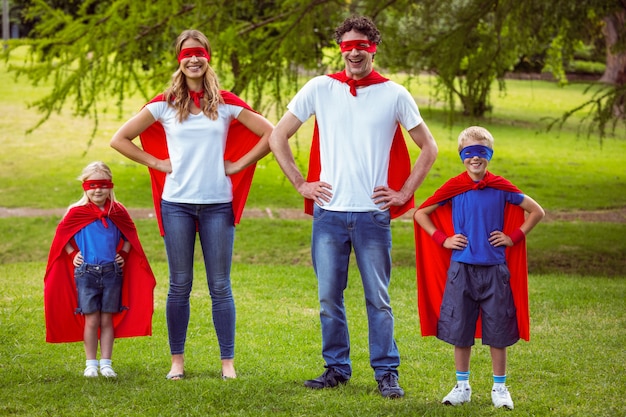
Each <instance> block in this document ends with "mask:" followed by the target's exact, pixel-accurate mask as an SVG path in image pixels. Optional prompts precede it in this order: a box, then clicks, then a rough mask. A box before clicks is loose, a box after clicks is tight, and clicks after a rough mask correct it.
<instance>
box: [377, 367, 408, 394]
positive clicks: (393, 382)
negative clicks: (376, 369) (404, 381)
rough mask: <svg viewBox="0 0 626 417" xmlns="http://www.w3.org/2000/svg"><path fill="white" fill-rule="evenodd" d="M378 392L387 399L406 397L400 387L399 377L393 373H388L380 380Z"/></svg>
mask: <svg viewBox="0 0 626 417" xmlns="http://www.w3.org/2000/svg"><path fill="white" fill-rule="evenodd" d="M378 391H380V394H381V395H382V396H383V397H385V398H402V397H404V390H403V389H402V388H400V385H398V377H397V376H395V375H394V374H392V373H386V374H385V375H383V377H382V378H381V379H379V380H378Z"/></svg>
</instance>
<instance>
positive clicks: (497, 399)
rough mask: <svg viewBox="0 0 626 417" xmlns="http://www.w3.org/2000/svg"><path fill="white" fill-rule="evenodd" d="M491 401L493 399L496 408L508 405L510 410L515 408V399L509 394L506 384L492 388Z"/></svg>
mask: <svg viewBox="0 0 626 417" xmlns="http://www.w3.org/2000/svg"><path fill="white" fill-rule="evenodd" d="M491 401H493V405H494V406H495V407H496V408H501V407H506V408H508V409H509V410H512V409H513V400H512V399H511V394H509V390H508V389H507V388H506V386H505V385H502V386H500V387H497V388H496V387H494V388H493V389H492V390H491Z"/></svg>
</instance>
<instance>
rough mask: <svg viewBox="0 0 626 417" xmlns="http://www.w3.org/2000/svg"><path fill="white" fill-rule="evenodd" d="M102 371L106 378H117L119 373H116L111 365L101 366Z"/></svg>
mask: <svg viewBox="0 0 626 417" xmlns="http://www.w3.org/2000/svg"><path fill="white" fill-rule="evenodd" d="M100 373H101V374H102V376H104V377H106V378H117V374H116V373H115V371H114V370H113V368H111V365H102V366H100Z"/></svg>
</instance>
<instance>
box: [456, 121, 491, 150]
mask: <svg viewBox="0 0 626 417" xmlns="http://www.w3.org/2000/svg"><path fill="white" fill-rule="evenodd" d="M470 140H471V141H474V142H483V144H484V145H485V146H486V147H488V148H490V149H493V142H494V140H493V136H491V133H489V131H488V130H487V129H485V128H484V127H480V126H470V127H468V128H467V129H465V130H463V131H462V132H461V133H459V152H460V151H461V150H462V149H463V148H465V145H464V144H465V143H466V142H468V141H470Z"/></svg>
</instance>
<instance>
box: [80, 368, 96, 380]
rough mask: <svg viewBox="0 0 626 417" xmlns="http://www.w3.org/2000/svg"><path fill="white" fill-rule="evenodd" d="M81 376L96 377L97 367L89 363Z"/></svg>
mask: <svg viewBox="0 0 626 417" xmlns="http://www.w3.org/2000/svg"><path fill="white" fill-rule="evenodd" d="M83 376H85V377H87V378H97V377H98V367H97V366H94V365H89V366H88V367H86V368H85V372H83Z"/></svg>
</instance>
